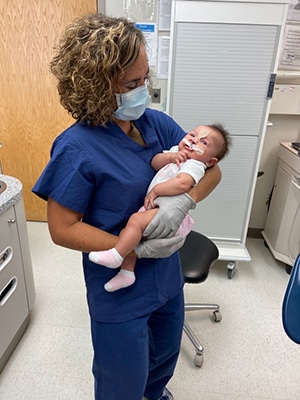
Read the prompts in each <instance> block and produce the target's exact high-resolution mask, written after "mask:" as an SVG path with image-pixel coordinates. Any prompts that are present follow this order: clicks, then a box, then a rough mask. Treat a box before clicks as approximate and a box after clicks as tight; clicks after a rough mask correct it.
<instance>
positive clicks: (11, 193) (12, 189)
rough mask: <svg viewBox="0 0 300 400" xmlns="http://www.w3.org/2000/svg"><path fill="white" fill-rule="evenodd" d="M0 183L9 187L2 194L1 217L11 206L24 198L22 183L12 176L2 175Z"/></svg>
mask: <svg viewBox="0 0 300 400" xmlns="http://www.w3.org/2000/svg"><path fill="white" fill-rule="evenodd" d="M0 181H2V182H4V183H6V185H7V187H6V189H5V190H4V192H2V193H1V194H0V215H2V214H4V213H5V211H6V210H8V209H9V208H10V207H11V206H13V205H14V204H15V203H16V202H17V201H19V200H20V199H21V197H22V183H21V182H20V181H19V180H18V179H17V178H13V177H12V176H7V175H1V174H0Z"/></svg>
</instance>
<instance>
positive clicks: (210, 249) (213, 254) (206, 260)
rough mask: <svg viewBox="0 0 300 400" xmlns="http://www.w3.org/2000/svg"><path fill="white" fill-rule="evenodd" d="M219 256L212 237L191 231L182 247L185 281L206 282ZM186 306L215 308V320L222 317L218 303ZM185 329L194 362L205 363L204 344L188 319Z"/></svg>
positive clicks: (193, 308) (188, 304)
mask: <svg viewBox="0 0 300 400" xmlns="http://www.w3.org/2000/svg"><path fill="white" fill-rule="evenodd" d="M218 257H219V251H218V248H217V246H216V245H215V244H214V243H213V242H212V241H211V240H210V239H208V238H207V237H206V236H204V235H202V234H201V233H199V232H195V231H191V232H190V233H189V235H188V236H187V238H186V241H185V243H184V245H183V247H182V248H181V249H180V258H181V267H182V271H183V275H184V280H185V283H201V282H204V281H205V280H206V278H207V276H208V273H209V269H210V267H211V266H212V265H213V264H214V262H215V261H216V260H217V259H218ZM184 308H185V311H196V310H214V311H213V319H214V321H216V322H219V321H221V319H222V315H221V312H220V310H219V306H218V305H217V304H201V303H186V304H185V306H184ZM183 329H184V332H185V333H186V335H187V336H188V338H189V339H190V341H191V342H192V343H193V345H194V347H195V350H196V355H195V358H194V364H195V365H196V366H197V367H201V366H202V364H203V346H202V345H201V343H200V342H199V340H198V338H197V337H196V336H195V334H194V332H193V331H192V329H191V328H190V326H189V325H188V323H187V322H186V321H184V327H183Z"/></svg>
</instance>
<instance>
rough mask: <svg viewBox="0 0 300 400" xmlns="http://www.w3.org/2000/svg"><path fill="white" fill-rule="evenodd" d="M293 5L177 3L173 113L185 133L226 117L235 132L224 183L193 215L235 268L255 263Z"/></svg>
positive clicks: (171, 77)
mask: <svg viewBox="0 0 300 400" xmlns="http://www.w3.org/2000/svg"><path fill="white" fill-rule="evenodd" d="M287 9H288V3H287V2H286V1H280V0H274V1H268V2H264V1H260V0H259V1H255V2H253V1H251V0H248V1H245V0H240V1H233V2H232V1H226V0H217V1H198V0H174V2H173V9H172V26H171V46H170V49H171V55H170V60H171V63H170V67H169V79H168V96H167V101H168V107H167V112H168V113H169V114H170V115H171V116H172V117H173V118H174V119H175V120H176V121H177V122H178V123H179V124H180V125H181V126H182V127H183V128H184V129H185V130H186V131H188V130H190V129H192V128H193V127H195V126H197V125H199V124H201V125H203V124H212V123H215V122H221V123H223V124H224V125H225V127H226V128H227V129H228V130H229V131H230V133H231V134H232V137H233V148H232V150H231V152H230V155H229V156H228V158H225V159H224V161H223V160H222V161H221V163H220V167H221V169H222V172H223V179H222V181H221V183H220V184H219V186H218V187H217V188H216V189H215V190H214V191H213V193H212V194H211V195H210V196H209V197H208V198H207V199H205V200H204V201H203V202H201V203H200V204H198V206H197V208H196V210H194V211H193V212H192V216H193V218H194V220H195V226H194V229H195V230H198V231H200V232H202V233H204V234H205V235H207V236H209V237H210V238H211V239H213V240H214V241H215V243H216V244H217V246H218V248H219V252H220V259H223V260H228V261H229V262H230V263H229V264H228V266H229V265H230V264H231V265H232V264H234V263H236V262H237V261H248V260H250V256H249V254H248V251H247V249H246V246H245V242H246V235H247V229H248V222H249V218H250V212H251V205H252V200H253V195H254V190H255V184H256V176H257V171H258V165H259V159H260V154H261V150H262V145H263V140H264V135H265V130H266V126H267V116H268V111H269V108H270V97H271V95H272V88H273V85H274V77H275V73H276V69H277V65H278V59H279V45H280V41H281V37H282V32H283V28H284V26H283V24H284V21H285V18H286V13H287ZM229 277H230V276H229Z"/></svg>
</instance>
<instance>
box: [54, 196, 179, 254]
mask: <svg viewBox="0 0 300 400" xmlns="http://www.w3.org/2000/svg"><path fill="white" fill-rule="evenodd" d="M47 210H48V226H49V231H50V235H51V238H52V240H53V242H54V243H55V244H57V245H59V246H63V247H67V248H69V249H72V250H79V251H82V252H84V253H89V252H90V251H98V250H107V249H110V248H112V247H115V245H116V243H117V240H118V237H117V236H114V235H111V234H110V233H107V232H105V231H103V230H101V229H98V228H95V227H93V226H91V225H88V224H86V223H84V222H82V220H81V219H82V214H80V213H76V212H74V211H72V210H70V209H68V208H66V207H63V206H62V205H60V204H59V203H57V202H56V201H54V200H53V199H50V198H49V199H48V208H47ZM182 245H183V240H182V238H181V237H180V236H176V237H173V238H170V239H159V240H156V239H154V240H148V241H146V242H144V243H140V244H139V245H138V246H137V248H136V249H135V252H133V251H132V252H131V253H130V254H129V255H128V256H127V257H132V258H134V259H136V257H137V256H138V257H139V258H144V257H146V258H149V257H151V258H161V257H169V256H170V255H171V254H173V253H174V251H176V250H178V249H179V248H180V247H181V246H182Z"/></svg>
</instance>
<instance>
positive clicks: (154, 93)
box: [151, 89, 160, 103]
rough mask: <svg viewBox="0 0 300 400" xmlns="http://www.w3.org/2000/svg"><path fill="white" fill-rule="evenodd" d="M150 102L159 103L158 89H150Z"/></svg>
mask: <svg viewBox="0 0 300 400" xmlns="http://www.w3.org/2000/svg"><path fill="white" fill-rule="evenodd" d="M151 102H152V103H160V89H152V96H151Z"/></svg>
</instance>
